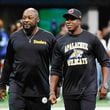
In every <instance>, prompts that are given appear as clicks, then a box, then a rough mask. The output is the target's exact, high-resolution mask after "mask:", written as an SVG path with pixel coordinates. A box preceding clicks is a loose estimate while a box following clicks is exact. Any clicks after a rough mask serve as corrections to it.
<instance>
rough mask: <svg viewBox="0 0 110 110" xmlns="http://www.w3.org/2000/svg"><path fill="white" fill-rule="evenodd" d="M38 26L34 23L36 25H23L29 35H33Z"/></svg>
mask: <svg viewBox="0 0 110 110" xmlns="http://www.w3.org/2000/svg"><path fill="white" fill-rule="evenodd" d="M35 28H36V25H34V26H30V25H24V26H23V29H24V30H25V32H26V34H27V35H28V36H31V35H32V32H33V30H34V29H35Z"/></svg>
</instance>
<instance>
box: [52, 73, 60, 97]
mask: <svg viewBox="0 0 110 110" xmlns="http://www.w3.org/2000/svg"><path fill="white" fill-rule="evenodd" d="M58 82H59V76H57V75H51V77H50V95H51V94H55V92H56V89H57V86H58Z"/></svg>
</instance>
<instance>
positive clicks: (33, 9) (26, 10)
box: [23, 8, 39, 17]
mask: <svg viewBox="0 0 110 110" xmlns="http://www.w3.org/2000/svg"><path fill="white" fill-rule="evenodd" d="M27 13H34V14H35V16H36V17H39V13H38V10H36V9H35V8H27V9H25V10H24V12H23V15H24V14H27Z"/></svg>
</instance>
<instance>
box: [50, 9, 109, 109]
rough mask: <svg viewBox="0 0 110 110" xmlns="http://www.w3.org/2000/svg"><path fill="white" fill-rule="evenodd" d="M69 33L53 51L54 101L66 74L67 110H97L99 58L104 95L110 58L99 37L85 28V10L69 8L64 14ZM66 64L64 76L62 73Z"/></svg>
mask: <svg viewBox="0 0 110 110" xmlns="http://www.w3.org/2000/svg"><path fill="white" fill-rule="evenodd" d="M63 17H64V18H65V19H66V22H65V23H66V26H67V28H68V31H69V32H68V33H67V34H66V35H64V37H62V38H61V39H59V40H58V41H57V42H56V44H55V48H54V51H53V57H52V69H51V79H50V100H51V102H52V104H54V103H56V101H57V100H56V87H57V85H58V81H59V77H60V76H63V77H62V78H63V79H64V80H63V98H64V105H65V110H95V104H96V94H97V73H96V62H95V58H97V59H98V61H99V63H100V64H101V66H102V73H103V82H102V86H101V88H100V96H101V97H102V98H104V97H105V96H106V94H107V80H108V79H107V78H108V71H109V70H108V67H109V66H110V61H109V57H108V55H107V53H106V51H105V49H104V47H103V45H102V44H101V42H100V41H99V39H98V38H97V37H96V36H95V35H93V34H91V33H89V32H87V31H86V30H83V29H82V28H81V17H82V15H81V12H80V11H79V10H77V9H69V10H68V13H66V14H64V15H63ZM62 67H63V75H62Z"/></svg>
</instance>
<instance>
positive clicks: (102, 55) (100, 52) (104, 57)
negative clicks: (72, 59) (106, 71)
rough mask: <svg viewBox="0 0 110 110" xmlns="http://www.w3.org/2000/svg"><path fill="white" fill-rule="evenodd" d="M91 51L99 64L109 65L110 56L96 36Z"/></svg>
mask: <svg viewBox="0 0 110 110" xmlns="http://www.w3.org/2000/svg"><path fill="white" fill-rule="evenodd" d="M93 51H94V53H95V57H96V58H97V60H98V62H99V63H100V65H101V66H107V67H110V58H109V56H108V54H107V51H106V50H105V48H104V46H103V45H102V43H101V42H100V40H99V39H98V38H97V37H96V39H95V41H94V45H93Z"/></svg>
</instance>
